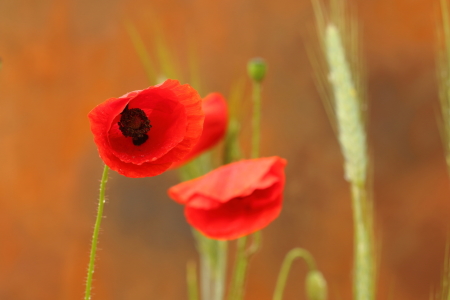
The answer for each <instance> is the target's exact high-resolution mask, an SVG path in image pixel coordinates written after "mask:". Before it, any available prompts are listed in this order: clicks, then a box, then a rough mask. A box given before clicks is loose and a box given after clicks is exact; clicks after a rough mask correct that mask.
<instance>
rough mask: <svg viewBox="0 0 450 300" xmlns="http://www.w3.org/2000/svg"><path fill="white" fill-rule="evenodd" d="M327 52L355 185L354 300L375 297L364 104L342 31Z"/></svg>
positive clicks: (333, 35) (333, 30)
mask: <svg viewBox="0 0 450 300" xmlns="http://www.w3.org/2000/svg"><path fill="white" fill-rule="evenodd" d="M324 39H325V41H324V42H325V43H324V45H325V52H326V59H327V62H328V67H329V80H330V83H331V86H332V90H333V96H334V100H335V111H336V119H337V126H338V139H339V143H340V145H341V151H342V154H343V156H344V164H345V165H344V169H345V170H344V171H345V178H346V180H347V181H349V182H350V184H351V191H352V204H353V222H354V249H355V253H354V256H355V257H354V278H353V280H354V281H353V288H354V299H355V300H373V299H374V298H375V288H374V285H375V263H374V261H375V260H374V253H373V228H372V227H373V226H372V207H371V204H370V202H369V201H368V197H367V191H366V179H367V162H368V159H367V142H366V134H365V130H364V125H363V117H362V113H361V107H360V101H359V99H358V96H359V95H358V92H357V90H356V87H355V84H354V80H353V76H352V73H351V70H350V67H349V64H348V62H347V59H346V53H345V49H344V46H343V43H342V38H341V35H340V32H339V30H338V28H337V27H336V26H335V25H333V24H328V26H327V27H326V29H325V35H324Z"/></svg>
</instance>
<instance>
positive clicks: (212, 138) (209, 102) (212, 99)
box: [171, 93, 228, 168]
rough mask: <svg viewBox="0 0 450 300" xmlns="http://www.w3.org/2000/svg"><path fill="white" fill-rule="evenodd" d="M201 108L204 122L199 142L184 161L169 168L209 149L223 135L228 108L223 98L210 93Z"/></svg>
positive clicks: (177, 165) (226, 122)
mask: <svg viewBox="0 0 450 300" xmlns="http://www.w3.org/2000/svg"><path fill="white" fill-rule="evenodd" d="M202 107H203V112H204V113H205V122H204V123H203V132H202V135H201V137H200V139H199V141H198V142H197V144H196V145H195V147H194V148H193V149H192V150H191V152H189V154H188V155H186V156H185V157H184V159H182V160H181V161H179V162H177V163H174V164H173V165H172V167H171V168H177V167H179V166H181V165H183V164H185V163H187V162H188V161H190V160H191V159H193V158H195V157H196V156H198V155H200V154H201V153H202V152H204V151H206V150H208V149H210V148H211V147H213V146H214V145H215V144H217V143H218V142H219V141H220V140H221V139H222V138H223V136H224V135H225V132H226V130H227V124H228V108H227V102H226V100H225V98H224V97H223V96H222V95H221V94H219V93H211V94H209V95H207V96H206V97H205V98H204V99H203V101H202Z"/></svg>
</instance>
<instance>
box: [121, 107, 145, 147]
mask: <svg viewBox="0 0 450 300" xmlns="http://www.w3.org/2000/svg"><path fill="white" fill-rule="evenodd" d="M118 124H119V129H120V131H121V132H122V134H123V135H124V136H126V137H131V138H133V145H135V146H140V145H142V144H143V143H145V142H146V141H147V140H148V135H147V132H149V130H150V128H152V125H150V120H149V119H148V118H147V115H146V114H145V112H144V111H143V110H142V109H140V108H132V109H128V105H127V107H125V109H124V110H123V112H122V113H121V117H120V121H119V123H118Z"/></svg>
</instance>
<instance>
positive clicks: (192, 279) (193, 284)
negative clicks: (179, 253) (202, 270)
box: [186, 261, 200, 300]
mask: <svg viewBox="0 0 450 300" xmlns="http://www.w3.org/2000/svg"><path fill="white" fill-rule="evenodd" d="M186 281H187V284H188V299H189V300H200V298H199V296H198V287H197V285H198V282H197V266H196V264H195V262H193V261H190V262H188V264H187V266H186Z"/></svg>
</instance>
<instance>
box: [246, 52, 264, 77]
mask: <svg viewBox="0 0 450 300" xmlns="http://www.w3.org/2000/svg"><path fill="white" fill-rule="evenodd" d="M266 70H267V65H266V62H265V61H264V59H262V58H260V57H257V58H253V59H252V60H250V61H249V62H248V64H247V72H248V76H250V78H251V79H252V80H254V81H256V82H261V81H262V80H263V79H264V77H265V76H266Z"/></svg>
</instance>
